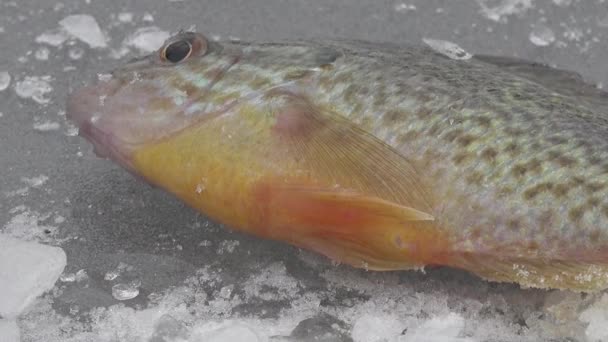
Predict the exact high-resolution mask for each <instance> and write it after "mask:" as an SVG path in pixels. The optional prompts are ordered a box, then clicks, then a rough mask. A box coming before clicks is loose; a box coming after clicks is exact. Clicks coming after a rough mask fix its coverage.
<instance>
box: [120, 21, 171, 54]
mask: <svg viewBox="0 0 608 342" xmlns="http://www.w3.org/2000/svg"><path fill="white" fill-rule="evenodd" d="M169 37H170V34H169V32H167V31H163V30H161V29H160V28H158V27H156V26H148V27H142V28H140V29H137V30H136V31H135V32H134V33H133V34H131V35H130V36H128V37H127V38H126V39H125V41H124V45H126V46H129V47H133V48H136V49H138V50H139V51H140V52H143V53H149V52H152V51H155V50H157V49H158V48H160V47H161V45H163V43H164V42H165V40H167V38H169Z"/></svg>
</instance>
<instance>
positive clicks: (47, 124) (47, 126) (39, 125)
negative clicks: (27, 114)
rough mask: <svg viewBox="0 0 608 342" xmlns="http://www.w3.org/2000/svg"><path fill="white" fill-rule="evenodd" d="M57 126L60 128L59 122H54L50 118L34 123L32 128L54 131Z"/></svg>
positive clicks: (41, 130)
mask: <svg viewBox="0 0 608 342" xmlns="http://www.w3.org/2000/svg"><path fill="white" fill-rule="evenodd" d="M59 128H61V125H60V124H59V122H54V121H50V120H46V121H42V122H36V123H34V130H36V131H40V132H48V131H56V130H58V129H59Z"/></svg>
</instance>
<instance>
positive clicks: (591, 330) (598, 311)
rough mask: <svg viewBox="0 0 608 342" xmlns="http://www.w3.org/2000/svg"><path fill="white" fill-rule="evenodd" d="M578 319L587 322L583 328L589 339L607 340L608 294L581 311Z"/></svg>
mask: <svg viewBox="0 0 608 342" xmlns="http://www.w3.org/2000/svg"><path fill="white" fill-rule="evenodd" d="M579 320H580V321H582V322H585V323H589V325H588V326H587V329H586V330H585V334H586V335H587V337H588V338H589V341H608V328H606V327H608V294H606V293H604V295H603V296H602V298H601V299H600V300H598V301H597V302H596V303H594V304H593V305H592V306H591V307H589V308H588V309H587V310H585V311H583V312H582V313H581V315H580V317H579Z"/></svg>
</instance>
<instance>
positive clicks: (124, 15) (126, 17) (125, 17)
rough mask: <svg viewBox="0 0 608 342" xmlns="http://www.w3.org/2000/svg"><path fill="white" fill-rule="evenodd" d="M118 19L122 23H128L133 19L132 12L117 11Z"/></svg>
mask: <svg viewBox="0 0 608 342" xmlns="http://www.w3.org/2000/svg"><path fill="white" fill-rule="evenodd" d="M118 20H119V21H120V22H123V23H130V22H131V21H133V13H131V12H121V13H118Z"/></svg>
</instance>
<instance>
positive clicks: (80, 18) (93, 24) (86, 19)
mask: <svg viewBox="0 0 608 342" xmlns="http://www.w3.org/2000/svg"><path fill="white" fill-rule="evenodd" d="M59 25H60V26H61V28H63V29H64V30H65V31H66V32H67V33H68V34H70V35H71V36H73V37H75V38H77V39H79V40H81V41H82V42H84V43H86V44H88V45H89V46H90V47H92V48H104V47H106V46H107V45H108V44H107V38H106V36H105V35H104V33H103V32H102V31H101V28H100V27H99V24H97V21H96V20H95V18H93V17H92V16H90V15H88V14H73V15H69V16H67V17H65V18H63V19H62V20H61V21H59Z"/></svg>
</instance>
